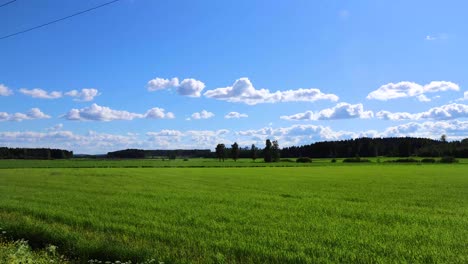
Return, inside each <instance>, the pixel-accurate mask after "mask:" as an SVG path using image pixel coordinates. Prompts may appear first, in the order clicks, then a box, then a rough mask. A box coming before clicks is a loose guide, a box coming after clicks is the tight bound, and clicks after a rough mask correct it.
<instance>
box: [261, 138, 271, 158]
mask: <svg viewBox="0 0 468 264" xmlns="http://www.w3.org/2000/svg"><path fill="white" fill-rule="evenodd" d="M263 160H264V161H265V162H271V141H270V140H269V139H267V140H266V142H265V149H264V150H263Z"/></svg>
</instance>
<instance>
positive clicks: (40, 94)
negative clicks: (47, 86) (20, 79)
mask: <svg viewBox="0 0 468 264" xmlns="http://www.w3.org/2000/svg"><path fill="white" fill-rule="evenodd" d="M19 91H20V93H22V94H24V95H27V96H31V97H32V98H40V99H57V98H61V97H62V96H63V93H62V92H58V91H53V92H47V91H45V90H42V89H38V88H35V89H25V88H22V89H20V90H19Z"/></svg>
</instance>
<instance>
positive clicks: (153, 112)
mask: <svg viewBox="0 0 468 264" xmlns="http://www.w3.org/2000/svg"><path fill="white" fill-rule="evenodd" d="M145 117H146V118H150V119H173V118H175V115H174V114H173V113H172V112H167V113H166V110H164V109H163V108H159V107H154V108H151V109H150V110H148V111H147V112H146V114H145Z"/></svg>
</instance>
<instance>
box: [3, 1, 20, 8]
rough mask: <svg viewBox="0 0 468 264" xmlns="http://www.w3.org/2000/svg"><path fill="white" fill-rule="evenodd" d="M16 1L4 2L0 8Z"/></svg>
mask: <svg viewBox="0 0 468 264" xmlns="http://www.w3.org/2000/svg"><path fill="white" fill-rule="evenodd" d="M16 1H17V0H11V1H9V2H6V3H4V4H1V5H0V7H4V6H6V5H9V4H11V3H13V2H16Z"/></svg>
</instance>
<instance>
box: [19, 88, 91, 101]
mask: <svg viewBox="0 0 468 264" xmlns="http://www.w3.org/2000/svg"><path fill="white" fill-rule="evenodd" d="M20 93H22V94H24V95H27V96H31V97H33V98H40V99H58V98H62V97H63V96H64V95H66V96H70V97H74V98H75V99H74V100H75V101H81V102H89V101H92V100H93V99H94V97H96V96H98V95H99V91H98V90H97V89H94V88H84V89H81V91H78V90H71V91H68V92H66V93H63V92H60V91H53V92H47V91H45V90H42V89H38V88H36V89H25V88H22V89H20Z"/></svg>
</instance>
